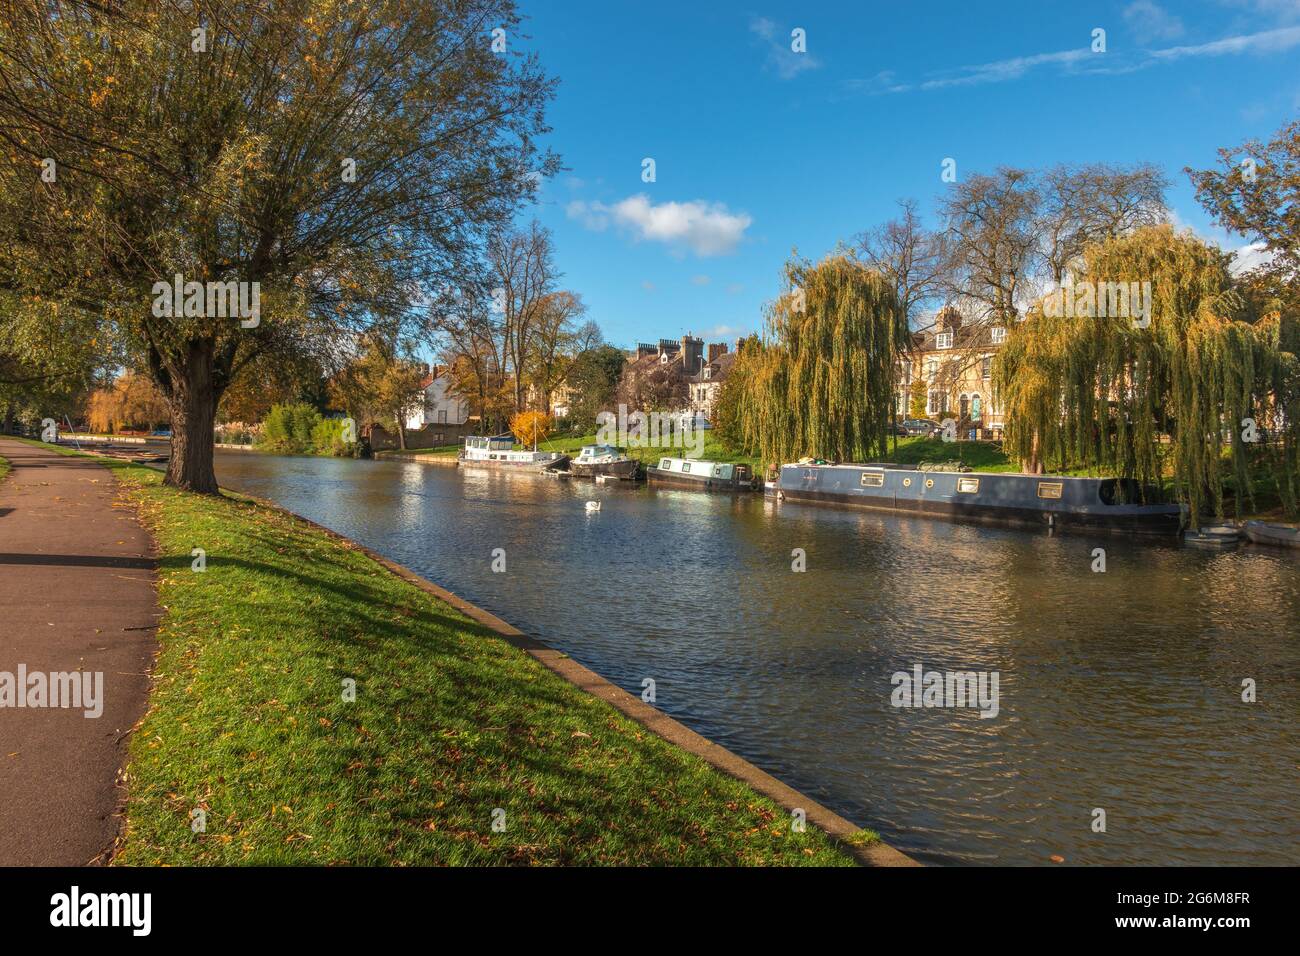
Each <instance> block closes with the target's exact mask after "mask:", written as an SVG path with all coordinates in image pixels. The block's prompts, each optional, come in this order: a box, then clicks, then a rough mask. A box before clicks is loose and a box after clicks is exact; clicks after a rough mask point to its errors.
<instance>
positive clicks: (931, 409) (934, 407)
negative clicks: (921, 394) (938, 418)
mask: <svg viewBox="0 0 1300 956" xmlns="http://www.w3.org/2000/svg"><path fill="white" fill-rule="evenodd" d="M946 404H947V402H946V401H945V400H944V397H943V392H931V393H930V404H929V405H928V406H926V411H927V414H930V415H938V414H939V413H940V412H941V411H943V406H944V405H946Z"/></svg>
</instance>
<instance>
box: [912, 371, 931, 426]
mask: <svg viewBox="0 0 1300 956" xmlns="http://www.w3.org/2000/svg"><path fill="white" fill-rule="evenodd" d="M929 406H930V394H929V390H928V386H927V385H926V383H925V379H923V378H914V379H912V385H911V390H910V391H909V393H908V409H907V411H908V414H909V415H911V416H912V417H913V418H925V415H926V412H927V410H928V409H929Z"/></svg>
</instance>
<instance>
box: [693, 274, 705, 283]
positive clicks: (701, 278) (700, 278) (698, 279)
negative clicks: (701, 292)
mask: <svg viewBox="0 0 1300 956" xmlns="http://www.w3.org/2000/svg"><path fill="white" fill-rule="evenodd" d="M708 284H709V277H708V276H704V275H699V276H692V277H691V285H708Z"/></svg>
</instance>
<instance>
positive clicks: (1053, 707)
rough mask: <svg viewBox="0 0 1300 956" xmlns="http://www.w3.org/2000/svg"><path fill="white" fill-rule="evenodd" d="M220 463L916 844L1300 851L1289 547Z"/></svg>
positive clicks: (378, 471) (1165, 858) (484, 474)
mask: <svg viewBox="0 0 1300 956" xmlns="http://www.w3.org/2000/svg"><path fill="white" fill-rule="evenodd" d="M218 474H219V477H220V479H221V481H222V483H223V484H227V485H229V486H232V487H236V488H242V489H244V490H247V491H249V492H251V493H254V494H258V495H262V496H264V497H267V498H270V499H273V500H275V501H278V502H280V503H282V504H284V505H285V506H286V507H288V508H291V509H292V510H294V511H297V512H299V513H301V514H303V515H306V516H307V517H309V518H312V519H313V520H316V521H319V522H321V523H322V524H325V525H327V526H329V527H331V528H334V529H335V530H337V531H339V532H340V533H342V534H345V535H348V536H349V537H352V538H355V539H357V540H359V541H361V542H363V543H364V544H366V545H369V546H370V547H373V548H375V549H376V550H378V551H380V552H382V553H384V554H386V555H388V556H390V557H392V558H393V559H394V560H397V561H400V562H401V563H403V564H406V565H407V566H409V567H411V568H413V569H415V570H416V571H418V572H420V573H421V574H424V575H426V576H427V577H428V578H430V579H431V580H434V581H437V582H438V583H440V584H443V585H445V586H447V587H449V588H451V589H452V590H454V591H456V592H457V593H459V594H461V595H463V596H464V597H466V598H467V599H468V600H471V601H473V602H475V603H477V604H480V605H482V606H484V607H486V608H488V609H489V610H491V611H493V612H494V613H497V614H499V615H501V616H502V617H503V618H505V619H506V620H508V621H510V622H511V623H513V624H515V625H516V626H518V627H519V628H521V629H523V630H525V631H527V632H529V633H532V634H534V635H536V636H538V637H540V638H543V639H544V640H546V641H548V642H550V643H551V644H553V645H555V646H557V647H559V648H561V649H563V650H564V651H566V652H568V653H570V654H572V655H573V656H574V657H575V658H577V659H578V660H580V661H582V662H583V663H584V664H587V665H588V666H590V667H592V668H593V669H594V670H596V671H598V672H599V673H601V674H603V675H605V676H606V677H608V678H609V679H610V680H613V681H615V682H616V683H618V684H620V685H621V686H623V687H625V688H627V689H628V690H630V691H633V692H635V693H639V692H640V689H641V681H642V679H643V678H645V677H653V678H654V679H655V681H656V685H657V688H656V689H657V694H658V700H657V702H658V705H659V706H660V707H661V708H663V709H664V710H666V711H668V712H669V713H671V714H672V715H673V716H675V717H677V718H679V719H681V720H683V721H684V722H685V723H687V724H689V725H690V726H691V727H693V728H694V729H696V730H698V731H699V732H701V733H703V734H705V735H706V736H708V737H710V738H712V739H714V740H717V741H718V742H719V743H722V744H724V745H725V746H727V747H730V748H732V749H733V750H736V751H737V752H738V753H741V754H743V755H744V756H746V757H747V758H749V759H751V760H753V761H754V762H755V763H757V764H758V765H759V766H761V767H763V768H764V769H766V770H769V771H770V772H772V773H774V774H776V775H777V776H779V777H781V778H782V779H784V780H786V781H788V782H789V783H790V784H791V785H793V786H796V787H798V788H800V789H802V790H804V791H805V792H807V793H809V794H810V795H812V796H813V797H815V798H817V799H819V800H822V801H824V802H825V803H827V804H828V805H830V806H832V807H834V808H835V809H837V810H839V811H840V812H842V813H844V814H845V815H846V816H848V817H850V818H852V819H854V820H857V821H859V822H861V823H864V824H868V825H871V826H874V827H876V828H877V829H879V830H880V831H881V832H882V833H883V834H884V835H885V836H886V838H887V839H888V840H889V841H890V842H891V843H893V844H894V845H896V846H898V847H899V848H900V849H903V850H905V851H907V852H909V853H912V854H914V855H916V856H917V857H919V858H921V859H923V860H927V861H935V862H946V863H952V862H961V863H980V862H1001V863H1045V862H1047V860H1048V858H1049V856H1051V855H1052V854H1060V855H1062V856H1064V857H1065V858H1066V860H1067V861H1068V862H1070V863H1124V864H1130V863H1132V864H1138V863H1177V864H1194V863H1202V864H1203V863H1228V862H1241V861H1243V860H1246V861H1249V862H1251V863H1261V864H1262V863H1273V864H1279V863H1293V862H1294V860H1295V856H1296V851H1297V848H1298V847H1300V825H1298V824H1297V822H1296V821H1297V817H1298V816H1300V815H1298V814H1297V813H1296V810H1297V799H1296V768H1297V765H1300V743H1298V742H1297V738H1296V735H1295V734H1294V732H1293V725H1294V719H1295V715H1296V713H1297V705H1298V704H1300V687H1298V686H1297V684H1298V681H1297V676H1298V675H1300V648H1298V647H1297V635H1298V634H1300V560H1298V559H1297V556H1296V555H1294V554H1292V553H1291V552H1285V551H1273V550H1265V549H1256V548H1243V549H1241V550H1239V551H1235V552H1229V553H1214V552H1203V551H1196V550H1188V549H1181V548H1178V547H1174V546H1167V545H1153V544H1135V543H1131V542H1127V541H1124V540H1122V539H1118V538H1110V537H1096V538H1093V537H1087V536H1060V537H1048V536H1045V535H1035V534H1027V533H1024V532H1020V531H1011V530H1001V529H995V528H987V527H982V526H970V525H959V524H950V523H946V522H940V521H930V520H925V519H920V518H911V517H902V516H893V515H883V514H871V513H859V512H848V511H834V510H827V509H819V508H815V507H812V506H806V505H794V504H790V503H788V502H786V503H781V504H779V505H778V504H776V503H774V502H772V501H765V500H763V499H762V498H760V497H755V496H748V497H736V498H732V497H726V496H713V495H702V494H696V493H692V492H688V491H658V490H654V489H647V488H644V487H641V488H634V487H630V486H626V485H613V484H611V485H595V484H591V483H587V482H576V481H559V480H554V479H543V478H538V477H534V476H531V475H523V474H510V473H501V472H492V471H462V470H458V469H453V468H442V467H434V466H428V465H420V464H415V463H404V462H353V461H347V460H330V459H313V458H273V457H263V456H255V455H241V454H235V453H232V454H223V455H219V461H218ZM589 500H598V501H601V502H602V508H601V510H600V511H599V512H598V513H588V512H587V511H586V509H585V502H586V501H589ZM1097 547H1103V548H1105V549H1106V552H1107V571H1106V573H1104V574H1096V573H1093V572H1092V571H1091V565H1092V560H1093V556H1092V551H1093V549H1094V548H1097ZM496 548H503V549H504V550H505V553H506V562H507V572H506V573H504V574H495V573H493V572H492V570H491V561H492V552H493V549H496ZM795 548H802V549H804V551H805V552H806V554H807V571H806V572H805V573H802V574H796V573H793V572H792V571H791V561H792V560H793V559H792V557H791V552H792V550H793V549H795ZM916 663H921V664H923V665H924V666H925V667H926V668H927V669H935V670H949V669H951V670H996V671H999V672H1000V675H1001V709H1000V713H999V715H998V717H997V718H996V719H994V720H982V719H980V717H979V714H978V711H976V710H964V711H959V710H950V709H932V710H916V709H895V708H893V707H891V706H890V703H889V695H890V691H891V690H892V687H891V685H890V682H889V679H890V675H891V674H892V673H893V672H894V671H897V670H910V669H911V667H912V666H913V665H914V664H916ZM1247 677H1250V678H1254V679H1255V680H1256V681H1257V682H1258V686H1259V700H1258V702H1257V703H1255V704H1244V703H1242V702H1241V698H1240V694H1241V681H1242V679H1243V678H1247ZM1095 807H1102V808H1105V809H1106V811H1107V816H1108V832H1107V833H1105V834H1094V833H1093V832H1092V831H1091V829H1090V823H1091V820H1092V810H1093V808H1095Z"/></svg>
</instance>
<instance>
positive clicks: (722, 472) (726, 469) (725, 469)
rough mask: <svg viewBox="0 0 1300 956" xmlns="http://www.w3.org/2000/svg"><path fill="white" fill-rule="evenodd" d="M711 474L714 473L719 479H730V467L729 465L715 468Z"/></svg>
mask: <svg viewBox="0 0 1300 956" xmlns="http://www.w3.org/2000/svg"><path fill="white" fill-rule="evenodd" d="M713 473H714V474H715V475H716V476H717V477H719V478H730V477H731V466H730V465H719V466H718V467H717V468H715V469H714V471H713Z"/></svg>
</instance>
